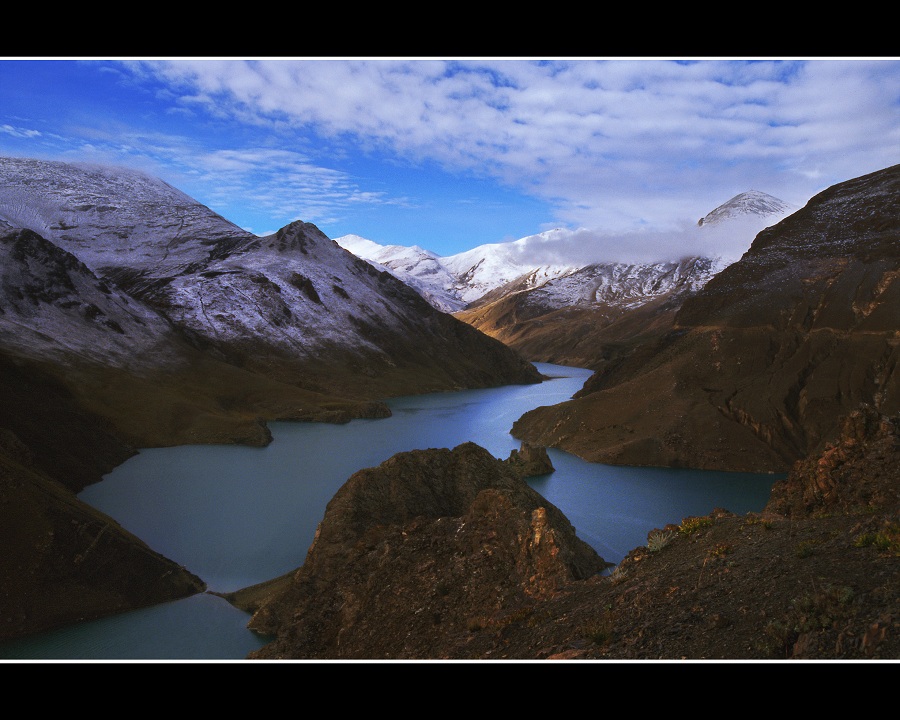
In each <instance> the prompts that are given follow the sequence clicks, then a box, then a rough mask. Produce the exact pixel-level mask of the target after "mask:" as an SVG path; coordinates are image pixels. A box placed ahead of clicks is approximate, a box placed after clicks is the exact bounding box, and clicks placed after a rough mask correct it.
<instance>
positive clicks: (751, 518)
mask: <svg viewBox="0 0 900 720" xmlns="http://www.w3.org/2000/svg"><path fill="white" fill-rule="evenodd" d="M757 525H758V526H760V527H762V528H763V529H765V530H771V529H772V521H771V520H765V519H763V518H762V517H760V516H759V515H752V514H751V515H748V516H747V519H746V520H744V526H745V527H754V526H757Z"/></svg>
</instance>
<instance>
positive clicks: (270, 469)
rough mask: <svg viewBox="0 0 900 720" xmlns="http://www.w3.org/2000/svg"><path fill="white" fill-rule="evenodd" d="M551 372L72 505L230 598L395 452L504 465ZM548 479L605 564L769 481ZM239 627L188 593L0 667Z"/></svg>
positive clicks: (574, 475) (310, 431)
mask: <svg viewBox="0 0 900 720" xmlns="http://www.w3.org/2000/svg"><path fill="white" fill-rule="evenodd" d="M536 365H537V367H538V369H539V370H540V371H541V372H543V373H544V374H546V375H550V376H552V379H551V380H547V381H545V382H543V383H540V384H538V385H513V386H506V387H502V388H491V389H485V390H467V391H461V392H451V393H437V394H431V395H418V396H410V397H401V398H396V399H393V400H390V401H389V402H388V405H389V406H390V407H391V410H392V412H393V416H392V417H390V418H384V419H380V420H354V421H352V422H350V423H347V424H345V425H331V424H323V423H272V425H271V429H272V434H273V437H274V440H273V442H272V443H271V444H270V445H269V446H268V447H266V448H247V447H237V446H219V445H199V446H181V447H175V448H156V449H147V450H142V451H141V452H140V453H139V454H138V455H136V456H135V457H133V458H131V459H130V460H128V461H127V462H125V463H124V464H122V465H120V466H119V467H118V468H116V469H115V470H114V471H113V472H112V473H110V474H109V475H107V476H106V477H105V478H104V480H103V481H102V482H100V483H97V484H95V485H92V486H90V487H88V488H86V489H85V490H84V491H83V492H82V493H81V494H80V495H79V497H80V498H81V499H82V500H84V501H85V502H87V503H89V504H90V505H92V506H94V507H96V508H98V509H99V510H102V511H103V512H105V513H107V514H108V515H110V516H111V517H113V518H114V519H116V520H117V521H118V522H119V523H120V524H121V525H122V526H123V527H125V528H127V529H128V530H129V531H131V532H132V533H134V534H135V535H137V536H138V537H140V538H141V539H142V540H144V541H145V542H146V543H147V544H148V545H149V546H150V547H152V548H153V549H154V550H156V551H157V552H160V553H162V554H163V555H165V556H166V557H168V558H170V559H172V560H175V561H176V562H178V563H180V564H181V565H184V566H185V567H186V568H188V569H189V570H190V571H191V572H193V573H195V574H196V575H198V576H199V577H201V578H202V579H203V580H204V581H205V582H206V583H207V585H208V586H209V589H210V590H213V591H217V592H228V591H232V590H237V589H240V588H242V587H246V586H248V585H253V584H256V583H258V582H262V581H263V580H268V579H271V578H274V577H277V576H279V575H282V574H284V573H286V572H288V571H290V570H293V569H295V568H297V567H299V566H300V565H302V564H303V561H304V559H305V557H306V551H307V549H308V548H309V545H310V543H311V542H312V539H313V536H314V534H315V530H316V526H317V524H318V522H319V521H320V520H321V519H322V516H323V515H324V512H325V506H326V505H327V503H328V501H329V500H330V499H331V498H332V496H333V495H334V494H335V492H337V490H338V489H339V488H340V486H341V485H343V483H344V482H345V481H346V480H347V478H348V477H350V475H352V474H353V473H354V472H356V471H357V470H359V469H361V468H364V467H372V466H375V465H378V464H379V463H381V462H382V461H384V460H386V459H387V458H389V457H390V456H391V455H394V454H395V453H397V452H401V451H405V450H413V449H425V448H443V447H447V448H452V447H455V446H456V445H459V444H460V443H463V442H467V441H473V442H476V443H478V444H479V445H481V446H482V447H484V448H486V449H487V450H489V451H490V452H491V453H492V454H493V455H494V456H496V457H499V458H503V459H506V458H507V457H509V454H510V452H511V451H512V450H513V449H518V448H519V447H520V445H521V443H520V441H518V440H516V439H515V438H513V437H512V436H511V435H510V434H509V430H510V428H511V427H512V425H513V422H515V420H517V419H518V418H519V417H520V416H521V415H522V414H523V413H525V412H526V411H528V410H531V409H532V408H535V407H538V406H542V405H555V404H557V403H559V402H562V401H564V400H567V399H569V398H570V397H571V396H572V395H573V394H574V393H575V392H577V391H578V390H580V389H581V387H582V385H583V384H584V382H585V380H587V378H588V377H589V376H590V374H591V373H590V371H588V370H583V369H578V368H569V367H564V366H559V365H548V364H543V363H537V364H536ZM548 453H549V455H550V459H551V461H552V463H553V465H554V467H555V468H556V471H555V472H553V473H551V474H549V475H544V476H541V477H537V478H531V479H529V481H528V482H529V484H530V485H531V486H532V487H533V488H534V489H535V490H537V491H538V492H540V493H541V494H542V495H543V496H544V497H545V498H547V500H549V501H550V502H552V503H553V504H554V505H556V506H557V507H559V508H560V509H561V510H562V511H563V512H564V513H565V514H566V516H567V517H568V518H569V520H570V521H571V522H572V524H573V525H574V526H575V528H576V531H577V532H578V534H579V536H580V537H581V538H582V539H584V540H585V541H586V542H588V543H589V544H590V545H592V546H593V547H594V548H595V549H596V550H597V552H598V553H599V554H600V555H601V556H602V557H603V558H604V559H606V560H608V561H610V562H613V563H618V562H619V561H620V560H621V559H622V558H623V557H624V556H625V555H626V554H627V553H628V552H629V551H630V550H631V549H633V548H635V547H638V546H640V545H644V544H646V540H647V533H648V532H649V531H650V530H652V529H653V528H657V527H662V526H663V525H665V524H667V523H670V522H672V523H677V522H680V521H681V520H682V519H683V518H685V517H689V516H691V515H705V514H706V513H708V512H710V511H711V510H712V509H713V508H714V507H722V508H726V509H728V510H731V511H732V512H735V513H739V514H743V513H746V512H750V511H759V510H761V509H762V508H763V506H764V505H765V503H766V501H767V500H768V498H769V491H770V489H771V486H772V483H773V482H774V480H775V479H777V478H778V477H780V476H773V475H758V474H753V473H723V472H711V471H696V470H683V469H665V468H633V467H615V466H609V465H598V464H593V463H586V462H584V461H582V460H580V459H578V458H576V457H574V456H572V455H569V454H567V453H564V452H561V451H558V450H555V449H552V448H551V449H549V450H548ZM248 620H249V616H248V615H247V614H246V613H243V612H241V611H239V610H237V609H235V608H233V607H232V606H230V605H229V604H228V603H227V602H225V601H224V600H222V599H221V598H218V597H216V596H213V595H207V594H203V595H199V596H195V597H192V598H187V599H185V600H179V601H176V602H172V603H167V604H165V605H161V606H157V607H153V608H147V609H142V610H136V611H133V612H129V613H125V614H123V615H119V616H116V617H112V618H106V619H104V620H99V621H95V622H90V623H83V624H79V625H78V626H74V627H70V628H64V629H62V630H58V631H53V632H50V633H45V634H42V635H39V636H35V637H31V638H26V639H23V640H18V641H14V642H11V643H6V644H3V645H0V660H2V659H26V660H72V659H80V660H241V659H243V658H245V657H246V655H247V653H249V652H250V651H252V650H255V649H256V648H258V647H260V646H261V645H262V644H264V642H265V639H264V638H261V637H259V636H257V635H256V634H254V633H252V632H251V631H249V630H247V629H246V624H247V622H248Z"/></svg>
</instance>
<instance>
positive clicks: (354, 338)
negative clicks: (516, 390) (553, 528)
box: [0, 158, 539, 400]
mask: <svg viewBox="0 0 900 720" xmlns="http://www.w3.org/2000/svg"><path fill="white" fill-rule="evenodd" d="M0 222H2V223H3V224H4V226H9V228H10V229H9V230H8V231H7V233H11V235H6V236H5V243H6V244H5V248H6V249H5V251H4V252H5V253H6V258H7V260H8V264H7V265H6V266H5V267H4V273H3V275H2V281H3V286H2V290H3V294H2V296H0V308H2V309H3V312H2V313H0V339H4V338H5V339H6V340H7V341H8V343H7V344H5V345H2V346H0V351H2V350H13V348H15V350H16V352H20V351H21V352H24V351H25V348H24V347H23V343H26V339H28V340H27V344H28V345H29V348H30V349H29V350H28V352H29V353H30V356H32V357H34V356H40V355H41V349H40V346H41V338H42V337H43V338H45V339H46V343H47V346H48V347H50V346H53V347H57V346H62V347H68V348H70V349H71V350H72V353H71V355H72V357H75V356H77V355H78V354H79V353H82V354H83V353H87V354H88V355H89V356H90V358H91V359H92V360H94V361H98V362H100V363H101V364H103V363H105V364H107V365H108V364H110V362H112V358H113V357H115V358H119V360H123V361H124V358H127V357H128V356H129V355H131V356H132V357H131V359H132V360H134V361H135V362H137V358H143V359H144V360H147V359H148V358H150V357H151V353H150V352H149V348H150V347H151V346H153V345H155V344H159V343H160V342H161V343H162V344H163V345H164V344H165V342H164V340H161V338H164V336H166V335H168V336H170V337H171V336H174V335H177V337H178V340H179V342H181V343H182V344H183V345H186V344H190V345H192V346H193V347H194V348H195V349H200V350H201V351H203V352H205V353H207V355H209V353H213V354H214V355H215V357H217V358H218V359H219V360H220V361H225V362H227V363H229V364H231V365H233V366H236V367H239V368H241V369H243V370H248V371H250V372H253V373H257V374H261V375H263V376H265V377H267V378H269V379H272V378H275V379H278V380H279V381H283V382H289V383H291V384H293V385H295V386H299V387H302V388H305V389H308V390H311V391H315V392H330V393H335V394H337V395H345V394H346V393H350V394H351V395H354V397H356V399H357V400H359V399H368V398H380V397H385V396H390V395H391V394H396V392H397V391H398V390H400V389H401V388H402V390H403V392H404V393H408V392H419V391H421V392H424V391H427V390H439V389H450V388H454V387H483V386H485V385H492V384H505V383H508V382H519V381H524V382H536V381H537V380H538V379H539V376H538V373H537V371H536V370H535V369H534V368H533V367H532V366H531V365H530V364H528V363H526V362H525V361H523V360H522V358H521V357H519V356H518V355H517V354H516V353H514V352H512V351H510V350H509V349H508V348H506V347H505V346H503V345H502V343H499V342H498V341H496V340H493V339H490V338H488V337H486V336H484V335H482V334H481V333H478V332H477V331H475V330H473V329H472V328H471V327H469V326H467V325H465V324H464V323H461V322H460V321H458V320H456V319H454V318H452V317H450V316H449V315H447V314H445V313H442V312H439V311H437V310H436V309H435V308H433V307H432V306H431V305H429V304H428V303H427V302H425V301H424V300H423V299H422V298H421V297H420V296H419V295H418V294H417V293H416V292H414V291H413V290H412V289H410V288H409V287H408V286H407V285H405V284H404V283H402V282H400V281H398V280H397V279H396V278H394V277H393V276H392V275H390V274H389V273H387V272H383V271H379V270H378V269H376V268H374V267H373V266H372V265H370V264H369V263H367V262H365V261H363V260H360V259H359V258H358V257H356V256H355V255H353V254H352V253H350V252H348V251H346V250H344V249H343V248H341V247H340V246H338V245H337V244H336V243H335V242H333V241H332V240H330V239H329V238H328V237H326V236H325V235H324V234H323V233H322V232H321V231H319V229H318V228H316V227H315V226H314V225H310V224H307V223H303V222H299V221H298V222H295V223H292V224H290V225H288V226H286V227H285V228H282V229H281V230H279V231H278V232H277V233H274V234H272V235H269V236H266V237H257V236H256V235H253V234H251V233H248V232H246V231H244V230H242V229H240V228H238V227H237V226H235V225H233V224H232V223H230V222H228V221H227V220H225V219H224V218H222V217H220V216H219V215H217V214H215V213H213V212H212V211H210V210H209V209H208V208H205V207H204V206H202V205H201V204H200V203H197V202H196V201H194V200H192V199H191V198H189V197H188V196H187V195H185V194H184V193H182V192H180V191H178V190H176V189H175V188H173V187H171V186H170V185H168V184H166V183H164V182H162V181H160V180H158V179H156V178H153V177H150V176H148V175H146V174H144V173H141V172H136V171H133V170H129V169H125V168H109V167H103V168H100V167H96V166H84V165H70V164H66V163H59V162H46V161H39V160H31V159H17V158H0ZM17 229H21V230H27V231H30V232H28V233H23V232H20V231H19V230H17ZM140 323H144V325H143V326H142V328H143V330H144V332H143V333H142V332H141V331H140V329H139V328H138V327H136V324H140ZM119 330H121V332H119ZM98 333H102V335H98Z"/></svg>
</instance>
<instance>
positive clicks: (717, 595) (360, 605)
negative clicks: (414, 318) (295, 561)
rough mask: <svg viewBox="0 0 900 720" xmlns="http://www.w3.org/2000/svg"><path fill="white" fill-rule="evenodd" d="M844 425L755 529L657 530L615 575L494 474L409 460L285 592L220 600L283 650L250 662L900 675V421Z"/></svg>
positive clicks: (453, 463) (374, 486)
mask: <svg viewBox="0 0 900 720" xmlns="http://www.w3.org/2000/svg"><path fill="white" fill-rule="evenodd" d="M841 427H842V431H841V433H840V434H839V435H838V436H836V437H833V438H831V439H830V442H829V445H828V449H826V450H825V451H824V452H823V453H821V454H820V455H817V456H815V457H810V458H808V459H806V460H803V461H799V462H797V463H796V464H795V466H794V467H793V468H792V470H791V472H790V473H789V474H788V476H787V478H786V479H785V480H783V481H778V482H776V484H775V487H774V489H773V493H772V497H771V499H770V501H769V503H768V504H767V506H766V507H765V509H764V510H763V511H762V512H760V513H748V514H747V515H745V516H739V515H735V514H734V513H731V512H729V511H728V510H727V509H725V508H715V509H713V510H712V511H711V512H710V513H708V514H707V515H702V516H696V517H688V518H684V519H682V521H681V522H680V523H677V524H672V525H668V526H666V527H665V528H658V529H653V530H651V531H650V532H649V533H648V536H647V544H646V545H645V546H641V547H638V548H634V549H633V550H632V551H631V552H630V553H628V555H627V556H626V557H625V559H624V560H623V561H622V562H621V563H620V564H619V565H618V566H617V567H616V568H615V569H614V570H613V572H612V573H611V574H608V575H607V574H598V573H596V572H592V570H593V568H595V567H597V565H596V560H595V561H593V562H590V563H587V564H586V565H585V564H581V565H577V564H575V563H573V562H572V560H571V558H572V557H573V555H572V553H571V552H570V551H567V550H566V549H565V548H566V547H572V546H571V545H569V540H568V539H569V538H570V537H571V535H570V534H569V530H568V529H567V527H566V525H565V524H564V523H563V524H562V525H560V524H559V523H557V522H556V521H555V520H554V513H553V511H552V509H551V508H550V507H547V506H545V505H543V504H541V503H540V502H538V503H537V505H535V504H534V501H533V500H531V499H529V498H527V497H524V496H523V497H521V498H519V493H518V491H517V490H516V488H517V487H521V485H516V483H515V482H513V481H512V478H511V477H510V475H509V472H508V470H509V468H504V465H506V463H505V462H502V461H499V460H494V459H493V458H491V457H490V456H489V455H488V454H487V453H486V452H485V451H483V450H481V449H480V448H478V447H477V446H473V445H471V444H467V445H465V446H460V447H458V448H456V449H455V450H453V451H449V450H439V451H435V450H430V451H417V452H414V453H403V454H400V455H397V456H395V457H393V458H391V459H390V460H389V461H387V462H386V463H384V464H383V465H381V466H380V467H378V468H373V469H371V470H366V471H362V472H361V473H357V475H355V476H354V478H351V480H350V481H348V483H347V485H345V486H344V488H342V489H341V491H340V492H339V493H338V495H337V496H335V499H334V501H333V502H332V504H331V505H329V508H328V511H327V512H326V517H325V519H324V520H323V522H322V525H321V527H320V532H319V535H318V537H317V539H316V542H315V543H314V544H313V546H312V547H311V548H310V551H309V555H308V558H307V562H306V564H305V565H304V566H303V567H302V568H300V569H299V570H298V571H296V572H295V573H294V574H293V576H285V577H282V578H277V579H275V580H273V581H272V582H271V583H269V584H264V585H261V586H257V587H254V588H249V589H247V591H246V593H235V594H233V597H229V600H231V601H232V602H235V603H236V604H237V603H243V607H245V609H247V610H248V611H251V610H252V611H256V614H255V615H254V616H253V619H252V621H251V627H253V628H255V629H257V630H259V631H261V632H264V633H268V634H272V635H273V636H274V640H273V641H272V642H271V643H270V644H268V645H266V646H264V647H263V648H262V649H260V650H259V651H257V652H254V653H253V654H252V655H251V659H277V658H284V659H288V658H315V659H349V658H359V659H412V658H418V659H433V660H439V659H482V660H501V659H507V660H538V659H548V660H552V659H563V660H579V659H580V660H643V661H647V660H685V659H688V660H769V661H771V660H786V659H798V660H879V659H881V660H895V659H896V658H897V657H900V600H898V591H897V588H898V587H900V525H898V522H897V518H898V517H900V516H898V512H900V475H898V473H897V470H896V468H898V467H900V442H898V441H900V418H898V417H897V416H884V415H881V414H878V413H877V412H874V411H873V410H872V409H871V408H861V409H859V410H858V411H855V412H853V413H851V414H850V416H848V417H847V418H846V419H845V420H844V422H843V423H842V424H841ZM497 473H499V475H497ZM462 477H466V478H467V479H466V480H465V481H462V482H457V481H455V480H454V479H453V478H462ZM495 477H496V478H497V480H499V482H495V480H494V479H493V478H495ZM489 478H490V479H489ZM427 480H431V481H432V483H431V484H429V483H428V482H426V481H427ZM510 483H512V485H510ZM542 507H545V509H546V514H545V512H544V511H543V510H542V509H541V508H542ZM370 515H371V519H369V516H370ZM551 528H552V530H551ZM576 549H577V548H576ZM581 557H585V556H583V555H581ZM567 558H569V559H568V560H567ZM583 562H586V560H584V561H583ZM579 567H580V568H581V569H578V568H579Z"/></svg>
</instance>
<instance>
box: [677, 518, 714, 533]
mask: <svg viewBox="0 0 900 720" xmlns="http://www.w3.org/2000/svg"><path fill="white" fill-rule="evenodd" d="M712 524H713V521H712V518H711V517H689V518H685V519H684V520H682V521H681V525H679V526H678V532H679V533H681V534H682V535H685V536H688V535H693V534H694V533H695V532H697V531H698V530H701V529H702V528H705V527H709V526H710V525H712Z"/></svg>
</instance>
